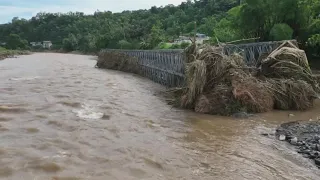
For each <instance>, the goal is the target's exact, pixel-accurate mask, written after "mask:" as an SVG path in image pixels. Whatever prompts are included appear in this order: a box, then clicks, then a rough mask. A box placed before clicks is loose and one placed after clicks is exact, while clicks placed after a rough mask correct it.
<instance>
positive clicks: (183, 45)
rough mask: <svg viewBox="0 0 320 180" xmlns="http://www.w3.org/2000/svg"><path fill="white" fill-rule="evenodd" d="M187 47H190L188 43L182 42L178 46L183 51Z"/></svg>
mask: <svg viewBox="0 0 320 180" xmlns="http://www.w3.org/2000/svg"><path fill="white" fill-rule="evenodd" d="M188 46H190V43H188V42H183V43H181V44H180V47H181V48H182V49H185V48H187V47H188Z"/></svg>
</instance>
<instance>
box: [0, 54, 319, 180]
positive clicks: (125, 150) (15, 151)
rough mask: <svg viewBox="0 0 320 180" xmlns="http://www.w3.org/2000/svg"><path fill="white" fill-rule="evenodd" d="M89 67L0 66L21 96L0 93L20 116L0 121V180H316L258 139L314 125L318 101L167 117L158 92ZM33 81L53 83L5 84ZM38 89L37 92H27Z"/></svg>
mask: <svg viewBox="0 0 320 180" xmlns="http://www.w3.org/2000/svg"><path fill="white" fill-rule="evenodd" d="M94 65H95V62H94V61H92V60H90V59H89V57H88V56H74V55H66V54H57V53H55V54H47V53H41V54H34V55H31V56H25V57H22V59H16V60H14V59H13V60H10V61H3V62H1V66H2V67H5V68H7V69H9V70H8V71H4V72H1V76H0V87H3V86H4V84H5V85H6V86H10V87H15V89H16V91H17V92H19V93H18V94H12V95H9V94H2V93H1V94H0V99H1V100H0V101H1V105H4V104H5V105H8V104H9V103H13V102H14V103H15V104H19V106H18V107H23V108H26V107H27V109H28V112H27V113H24V114H21V113H10V114H9V113H1V112H0V116H1V117H5V118H6V117H10V118H12V120H10V121H5V122H1V125H2V126H3V127H6V128H9V129H10V130H9V131H6V132H1V131H0V139H1V147H0V149H2V150H4V154H1V155H0V167H10V168H12V170H13V173H12V174H10V175H9V176H8V177H4V178H2V177H0V179H4V180H21V177H23V178H24V179H36V178H38V179H52V178H56V179H59V178H61V179H62V180H63V178H66V179H68V178H70V179H83V180H85V179H92V180H100V179H103V180H104V179H131V180H141V179H150V180H153V179H181V178H184V179H186V180H194V179H203V180H212V179H215V180H234V179H248V180H256V179H264V180H269V179H299V180H300V179H301V180H318V179H320V171H319V170H318V169H317V168H316V167H315V166H314V164H313V162H311V161H309V160H306V159H304V158H303V157H301V156H297V155H296V152H295V151H294V150H293V149H292V147H290V146H287V145H286V144H284V143H283V142H279V141H277V140H275V138H274V137H265V136H260V134H261V133H269V134H271V133H273V132H274V130H275V128H276V127H277V125H279V124H281V123H285V122H289V121H294V120H299V119H300V120H301V119H315V118H316V117H317V116H320V114H319V112H320V106H319V105H320V104H319V102H317V101H316V102H315V104H316V105H315V106H314V107H313V108H311V109H310V110H307V111H301V112H300V111H276V110H275V111H272V112H269V113H262V114H259V115H257V116H254V117H252V119H247V120H243V119H235V118H232V117H222V116H212V115H206V114H198V113H194V112H191V111H188V110H181V109H175V108H172V106H170V105H167V104H166V103H165V102H164V101H163V99H161V98H160V97H159V96H155V95H154V92H159V91H165V88H164V87H162V86H161V85H158V84H156V83H153V82H151V81H149V80H147V79H145V78H141V77H137V76H134V77H133V76H132V75H131V74H127V73H123V72H118V71H105V70H103V71H102V70H99V69H95V68H93V67H94ZM75 67H76V68H75ZM35 74H41V76H48V77H50V80H52V81H56V82H59V83H55V84H53V85H52V86H48V84H47V83H44V79H36V80H34V84H28V83H21V82H18V81H7V79H8V77H10V76H12V75H14V76H15V77H30V76H34V75H35ZM53 74H54V76H53ZM73 75H74V76H75V77H78V78H79V80H81V81H83V84H87V85H88V87H81V88H79V86H74V87H70V88H64V87H65V84H69V83H71V84H72V83H73V82H74V81H75V79H71V78H70V79H68V78H65V79H63V81H61V79H62V77H68V76H70V77H71V76H73ZM82 77H85V78H82ZM101 82H102V83H101ZM108 83H110V84H117V89H113V88H108V87H106V86H105V84H108ZM39 84H41V88H42V89H43V91H42V92H40V93H37V94H35V93H33V92H31V91H30V90H31V89H32V88H33V87H37V86H39ZM91 87H94V89H92V88H91ZM128 90H130V91H128ZM56 95H68V97H65V99H61V98H59V97H56ZM22 97H23V98H22ZM43 97H47V100H46V99H45V98H43ZM61 101H70V102H79V103H83V104H86V103H88V104H90V105H91V106H92V107H93V108H94V109H95V110H99V112H104V113H105V114H107V115H111V118H110V119H109V120H103V119H101V118H100V119H86V118H81V117H77V115H76V114H75V113H74V112H73V110H74V109H76V108H73V107H69V106H64V105H61V104H60V103H59V102H61ZM26 102H28V104H27V105H25V106H24V105H21V104H25V103H26ZM48 104H49V105H50V106H48ZM44 107H45V108H44ZM76 110H78V109H76ZM89 113H90V111H89ZM288 114H294V116H288ZM37 115H45V117H37ZM151 120H152V121H151ZM49 121H52V122H51V123H49ZM54 121H55V122H54ZM25 128H37V129H39V130H40V132H38V133H36V134H33V133H29V132H28V131H27V130H26V129H25Z"/></svg>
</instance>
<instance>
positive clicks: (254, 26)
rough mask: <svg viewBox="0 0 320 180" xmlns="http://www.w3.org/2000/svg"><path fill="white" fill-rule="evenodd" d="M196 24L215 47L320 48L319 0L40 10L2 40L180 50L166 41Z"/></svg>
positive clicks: (86, 48) (6, 30)
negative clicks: (295, 44) (272, 43)
mask: <svg viewBox="0 0 320 180" xmlns="http://www.w3.org/2000/svg"><path fill="white" fill-rule="evenodd" d="M195 22H196V28H197V32H198V33H204V34H206V35H208V36H211V37H212V41H211V42H212V43H216V42H217V41H219V42H229V41H234V40H239V39H246V38H255V39H257V41H269V40H282V39H291V38H296V39H298V40H299V42H300V43H301V44H302V47H306V48H310V49H311V51H312V52H313V54H314V53H317V51H315V50H314V48H318V46H319V38H318V37H319V34H320V0H281V1H279V0H268V1H265V0H193V1H191V0H188V1H186V2H182V3H181V4H180V5H178V6H173V5H167V6H164V7H151V8H150V9H148V10H136V11H123V12H121V13H112V12H110V11H104V12H100V11H97V12H95V13H94V14H91V15H85V14H84V13H81V12H69V13H45V12H41V13H38V14H37V15H36V16H34V17H32V18H31V19H29V20H26V19H20V18H17V17H15V18H13V19H12V21H11V22H10V23H7V24H2V25H0V41H1V42H4V41H7V39H8V37H13V36H12V35H17V36H18V37H20V40H21V41H24V43H25V42H26V41H28V42H39V41H46V40H50V41H52V43H53V44H54V47H56V48H60V47H62V48H63V49H65V50H67V51H74V50H78V51H83V52H90V51H97V50H100V49H103V48H122V49H153V48H159V47H162V48H166V47H173V48H176V46H166V45H164V44H163V43H164V42H172V41H173V40H174V39H175V38H177V37H179V36H180V35H189V34H193V33H194V32H195ZM307 42H308V43H307ZM9 44H10V43H9ZM18 46H22V45H21V44H20V45H18ZM20 48H21V47H20ZM312 49H313V50H312Z"/></svg>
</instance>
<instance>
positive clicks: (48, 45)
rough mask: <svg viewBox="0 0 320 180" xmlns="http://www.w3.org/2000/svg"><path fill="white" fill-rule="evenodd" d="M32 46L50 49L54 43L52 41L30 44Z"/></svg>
mask: <svg viewBox="0 0 320 180" xmlns="http://www.w3.org/2000/svg"><path fill="white" fill-rule="evenodd" d="M30 45H31V46H32V47H36V46H42V48H44V49H50V48H51V46H52V42H51V41H43V42H30Z"/></svg>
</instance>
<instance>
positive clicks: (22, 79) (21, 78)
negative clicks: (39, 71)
mask: <svg viewBox="0 0 320 180" xmlns="http://www.w3.org/2000/svg"><path fill="white" fill-rule="evenodd" d="M39 78H40V77H38V76H34V77H16V78H10V79H9V80H11V81H32V80H35V79H39Z"/></svg>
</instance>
